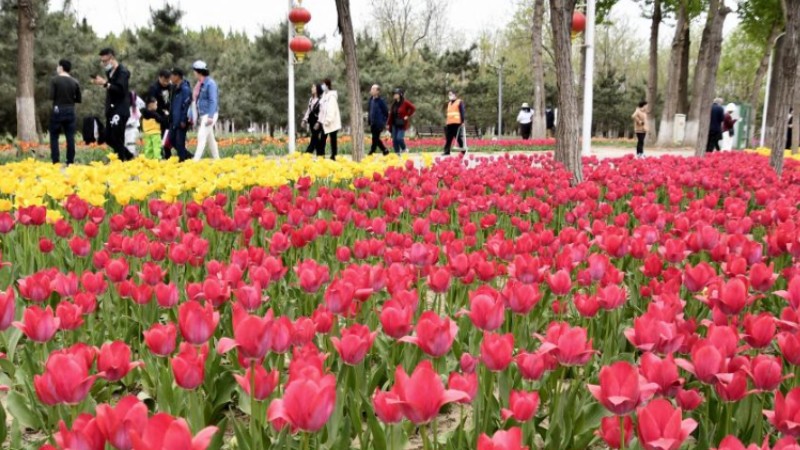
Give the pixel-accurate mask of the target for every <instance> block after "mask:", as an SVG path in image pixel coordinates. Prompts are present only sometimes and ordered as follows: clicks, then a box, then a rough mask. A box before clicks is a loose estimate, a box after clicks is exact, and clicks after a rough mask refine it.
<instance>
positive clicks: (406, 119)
mask: <svg viewBox="0 0 800 450" xmlns="http://www.w3.org/2000/svg"><path fill="white" fill-rule="evenodd" d="M415 112H417V107H416V106H414V104H413V103H411V102H410V101H408V100H407V99H406V93H405V91H404V90H403V89H401V88H396V89H395V90H394V92H393V93H392V107H391V108H390V109H389V118H388V120H387V122H386V127H387V128H389V131H390V132H391V134H392V147H393V148H394V152H395V153H396V154H398V155H399V154H400V153H401V152H406V151H408V148H407V147H406V131H408V127H409V124H410V123H411V117H413V116H414V113H415Z"/></svg>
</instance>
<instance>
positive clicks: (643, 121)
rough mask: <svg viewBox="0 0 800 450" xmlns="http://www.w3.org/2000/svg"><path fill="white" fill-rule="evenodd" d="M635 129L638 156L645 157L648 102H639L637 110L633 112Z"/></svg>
mask: <svg viewBox="0 0 800 450" xmlns="http://www.w3.org/2000/svg"><path fill="white" fill-rule="evenodd" d="M631 119H633V130H634V132H635V133H636V157H637V158H644V138H645V136H647V131H648V130H647V102H639V106H638V107H637V108H636V111H634V112H633V114H631Z"/></svg>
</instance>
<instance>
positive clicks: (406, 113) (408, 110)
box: [386, 100, 417, 130]
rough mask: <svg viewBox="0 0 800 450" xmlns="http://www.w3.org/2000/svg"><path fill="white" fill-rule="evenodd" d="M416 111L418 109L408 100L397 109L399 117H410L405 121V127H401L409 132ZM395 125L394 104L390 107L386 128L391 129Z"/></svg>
mask: <svg viewBox="0 0 800 450" xmlns="http://www.w3.org/2000/svg"><path fill="white" fill-rule="evenodd" d="M416 111H417V107H416V106H414V104H413V103H411V102H410V101H408V100H403V103H401V104H400V106H399V107H398V108H397V115H398V117H401V118H402V117H408V120H403V126H402V127H401V128H402V129H403V130H408V125H409V124H410V123H411V116H413V115H414V113H415V112H416ZM394 125H395V123H394V103H392V104H391V105H389V121H388V122H386V128H389V129H391V128H392V126H394Z"/></svg>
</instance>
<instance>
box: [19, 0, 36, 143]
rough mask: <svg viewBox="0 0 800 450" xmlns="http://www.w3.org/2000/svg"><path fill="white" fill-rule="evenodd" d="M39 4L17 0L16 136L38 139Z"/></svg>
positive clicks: (24, 139)
mask: <svg viewBox="0 0 800 450" xmlns="http://www.w3.org/2000/svg"><path fill="white" fill-rule="evenodd" d="M35 30H36V6H35V4H34V0H18V1H17V139H19V140H20V141H22V142H33V141H36V101H35V99H34V90H35V88H36V80H35V74H34V69H33V52H34V31H35Z"/></svg>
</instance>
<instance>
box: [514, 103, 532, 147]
mask: <svg viewBox="0 0 800 450" xmlns="http://www.w3.org/2000/svg"><path fill="white" fill-rule="evenodd" d="M517 123H519V134H520V135H521V136H522V140H523V141H527V140H528V139H530V138H531V129H532V128H533V110H532V109H531V106H530V105H529V104H527V103H523V104H522V109H520V111H519V114H517Z"/></svg>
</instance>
